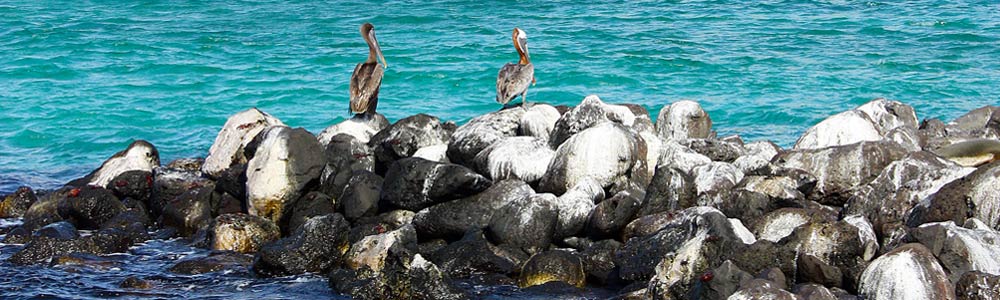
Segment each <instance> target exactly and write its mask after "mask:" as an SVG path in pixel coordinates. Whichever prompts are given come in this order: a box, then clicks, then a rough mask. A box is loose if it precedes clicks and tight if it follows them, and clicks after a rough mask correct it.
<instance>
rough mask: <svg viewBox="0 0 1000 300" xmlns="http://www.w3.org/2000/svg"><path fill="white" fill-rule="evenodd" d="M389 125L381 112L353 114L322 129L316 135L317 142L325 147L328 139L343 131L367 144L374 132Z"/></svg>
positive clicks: (328, 141)
mask: <svg viewBox="0 0 1000 300" xmlns="http://www.w3.org/2000/svg"><path fill="white" fill-rule="evenodd" d="M386 127H389V120H387V119H386V118H385V116H383V115H382V114H379V113H376V114H374V115H372V116H365V115H355V116H354V117H352V118H350V119H347V120H344V121H343V122H340V123H337V124H334V125H331V126H330V127H327V128H326V129H323V131H321V132H320V133H319V136H317V139H318V140H319V143H320V144H322V145H323V147H326V145H327V144H329V143H330V139H332V138H333V137H334V136H336V135H338V134H341V133H344V134H348V135H350V136H353V137H354V138H356V139H358V141H360V142H361V143H364V144H367V143H368V141H369V140H371V138H372V137H373V136H375V134H376V133H378V132H379V131H382V129H385V128H386Z"/></svg>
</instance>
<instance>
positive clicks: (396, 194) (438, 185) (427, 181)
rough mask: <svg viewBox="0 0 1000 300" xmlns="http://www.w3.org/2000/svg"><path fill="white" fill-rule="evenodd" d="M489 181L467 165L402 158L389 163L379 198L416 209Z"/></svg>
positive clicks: (469, 192)
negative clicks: (390, 164)
mask: <svg viewBox="0 0 1000 300" xmlns="http://www.w3.org/2000/svg"><path fill="white" fill-rule="evenodd" d="M490 185H492V182H491V181H490V180H489V179H486V178H485V177H483V176H482V175H479V174H476V173H475V172H473V171H472V170H470V169H469V168H466V167H464V166H461V165H456V164H445V163H439V162H432V161H428V160H425V159H422V158H412V157H411V158H404V159H400V160H398V161H396V162H395V163H394V164H392V166H391V167H389V171H388V172H386V174H385V181H384V183H383V185H382V194H381V197H382V201H383V202H385V203H386V204H389V205H391V206H394V207H399V208H403V209H408V210H412V211H418V210H421V209H423V208H426V207H428V206H431V205H434V204H436V203H440V202H444V201H448V200H454V199H458V198H462V197H466V196H470V195H474V194H476V193H479V192H481V191H483V190H485V189H486V188H488V187H490Z"/></svg>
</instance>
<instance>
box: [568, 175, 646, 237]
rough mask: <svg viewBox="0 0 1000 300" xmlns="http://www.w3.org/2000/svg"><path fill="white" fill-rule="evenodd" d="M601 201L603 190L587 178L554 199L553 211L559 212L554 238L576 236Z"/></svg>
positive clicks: (595, 182)
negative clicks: (596, 204)
mask: <svg viewBox="0 0 1000 300" xmlns="http://www.w3.org/2000/svg"><path fill="white" fill-rule="evenodd" d="M629 195H631V194H629ZM623 197H624V196H623ZM601 200H604V189H602V188H601V185H600V184H599V183H597V181H595V180H593V179H589V178H588V179H585V180H583V181H580V182H579V183H577V184H576V186H574V187H573V188H572V189H570V190H568V191H566V193H565V194H563V195H562V196H559V197H558V198H556V200H555V202H554V204H555V209H556V210H558V211H559V221H558V222H557V223H556V231H555V233H554V237H555V238H556V239H562V238H564V237H568V236H573V235H576V234H577V233H579V232H580V230H583V229H584V226H585V225H587V222H588V221H590V214H591V212H592V211H593V210H594V207H595V203H597V202H600V201H601ZM639 200H641V199H639ZM633 214H634V213H633ZM623 217H624V216H623ZM628 217H631V215H629V216H628ZM616 225H617V224H616ZM622 226H624V225H622ZM617 230H620V229H617V228H616V229H615V231H617ZM609 234H610V233H609Z"/></svg>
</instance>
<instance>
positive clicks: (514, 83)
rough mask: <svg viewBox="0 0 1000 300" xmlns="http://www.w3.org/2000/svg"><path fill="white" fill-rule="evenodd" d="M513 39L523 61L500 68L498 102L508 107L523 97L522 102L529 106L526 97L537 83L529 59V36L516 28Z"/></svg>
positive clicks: (533, 67)
mask: <svg viewBox="0 0 1000 300" xmlns="http://www.w3.org/2000/svg"><path fill="white" fill-rule="evenodd" d="M512 38H513V40H514V49H517V54H518V55H520V56H521V59H520V60H518V62H517V63H516V64H512V63H508V64H506V65H504V66H503V68H500V74H497V102H499V103H500V104H503V105H504V107H507V103H508V102H510V101H511V100H514V98H517V96H518V95H521V102H524V104H525V106H527V101H526V100H525V95H526V94H527V93H528V86H529V85H531V84H533V83H535V66H534V65H532V64H531V58H529V57H528V34H526V33H524V30H521V29H519V28H517V27H515V28H514V34H513V36H512Z"/></svg>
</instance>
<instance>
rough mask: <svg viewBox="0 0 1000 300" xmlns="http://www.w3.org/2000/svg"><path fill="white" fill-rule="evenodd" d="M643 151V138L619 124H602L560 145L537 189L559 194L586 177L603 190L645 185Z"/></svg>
mask: <svg viewBox="0 0 1000 300" xmlns="http://www.w3.org/2000/svg"><path fill="white" fill-rule="evenodd" d="M646 150H647V149H646V147H645V142H644V141H643V139H642V138H641V137H640V136H638V135H636V134H635V133H634V132H632V131H631V130H629V129H628V128H626V127H624V126H622V125H620V124H617V123H613V122H605V123H602V124H600V125H597V126H594V127H591V128H588V129H586V130H583V131H581V132H580V133H578V134H576V135H573V137H571V138H569V139H568V140H566V142H564V143H562V144H561V145H560V146H559V148H558V149H557V150H556V154H555V158H554V159H553V160H552V162H551V163H549V166H548V171H547V172H546V173H545V176H544V177H542V181H541V182H540V183H539V189H540V190H541V191H544V192H551V193H554V194H556V195H562V194H563V193H565V192H566V190H568V189H570V188H572V187H573V186H576V184H577V183H578V182H580V181H581V180H583V179H584V178H587V177H591V178H593V179H595V180H597V182H599V183H600V184H601V186H602V187H604V188H607V187H609V186H612V185H617V186H621V187H624V186H627V185H628V184H630V183H635V184H638V185H639V186H646V185H648V184H649V177H648V176H646V175H647V174H648V172H647V170H646V168H647V166H646V163H645V162H646V161H645V159H646ZM633 181H634V182H633Z"/></svg>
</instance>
